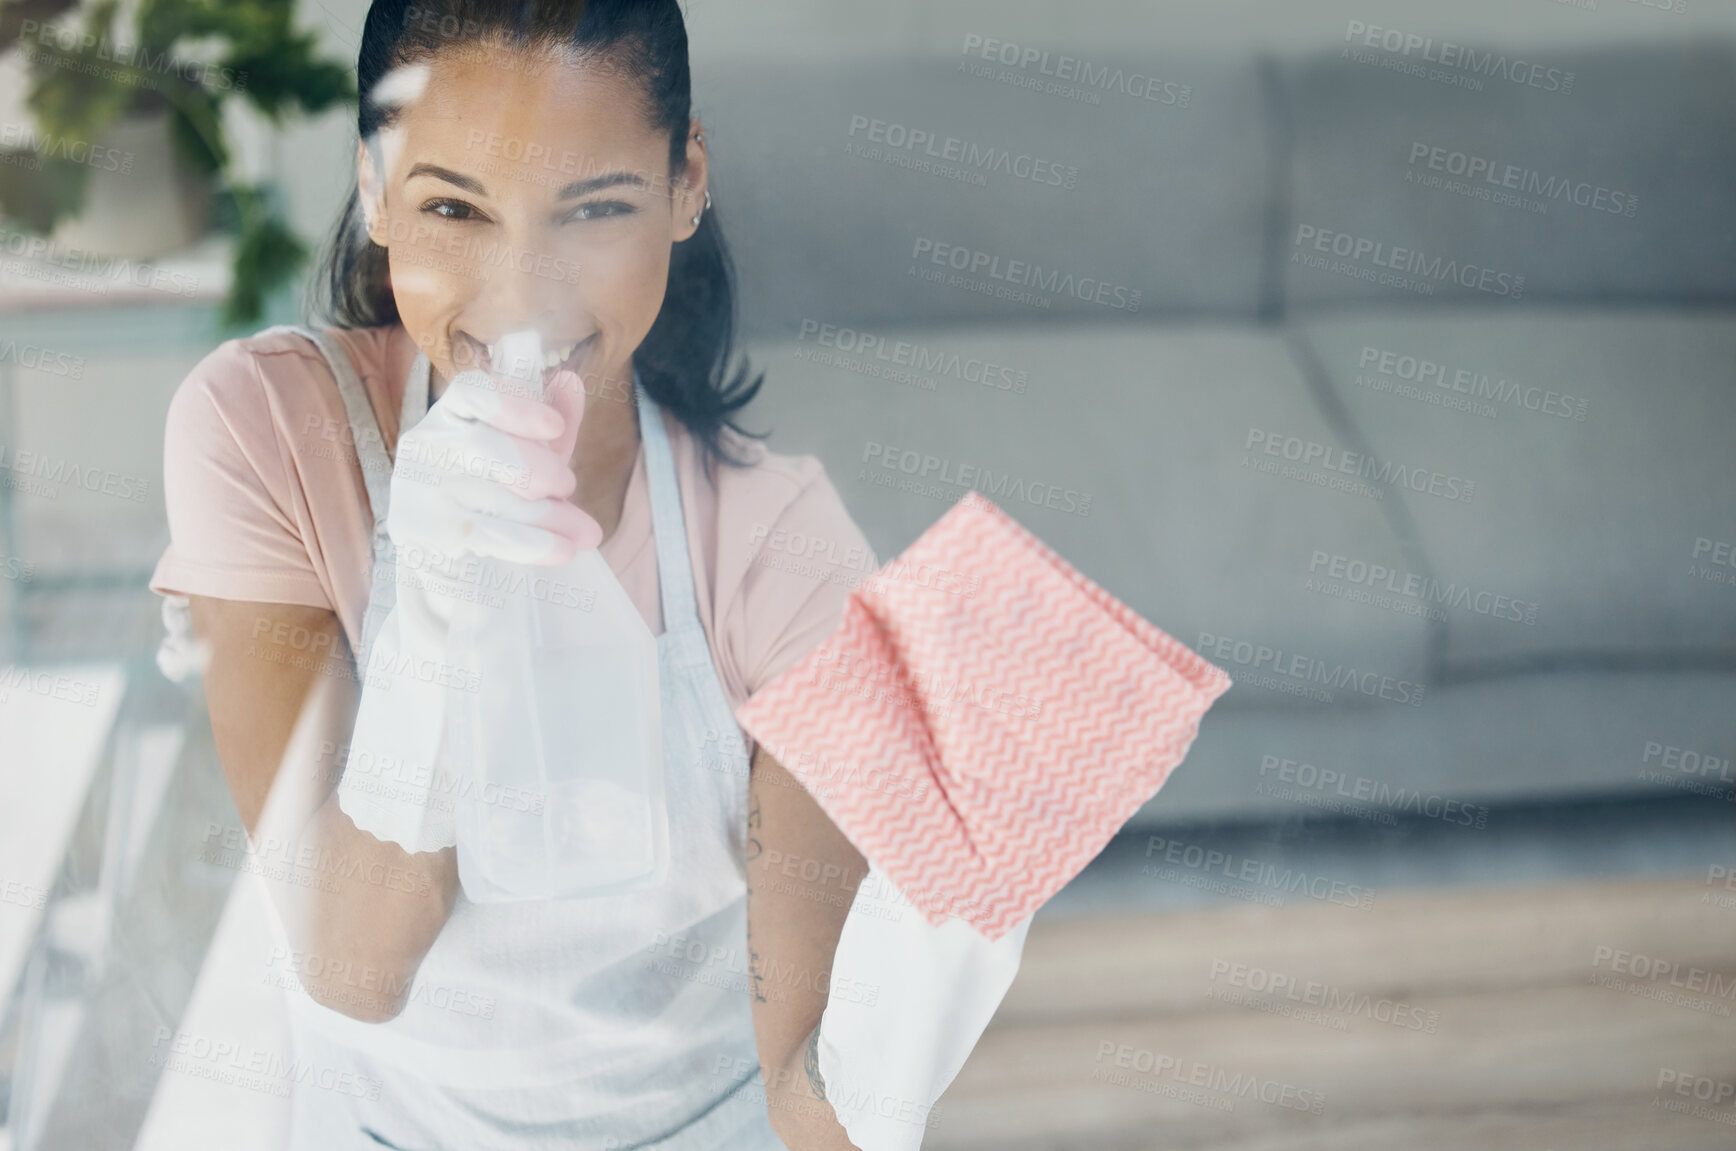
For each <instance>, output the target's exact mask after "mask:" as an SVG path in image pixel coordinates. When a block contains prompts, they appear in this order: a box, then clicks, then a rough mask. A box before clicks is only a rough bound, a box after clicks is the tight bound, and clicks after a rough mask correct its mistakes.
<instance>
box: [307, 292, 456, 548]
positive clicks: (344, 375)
mask: <svg viewBox="0 0 1736 1151" xmlns="http://www.w3.org/2000/svg"><path fill="white" fill-rule="evenodd" d="M273 330H286V331H291V332H295V333H296V334H298V335H300V336H303V337H305V338H306V339H309V340H311V341H313V345H314V347H316V348H318V349H319V351H320V354H321V355H323V356H324V357H325V360H326V366H327V367H329V368H330V369H331V373H332V378H333V379H335V380H336V381H337V385H338V395H339V396H340V397H341V398H342V399H343V402H344V413H345V414H346V415H347V416H349V420H350V439H351V441H352V442H353V443H354V444H355V447H356V457H357V459H358V460H359V461H360V463H361V466H362V483H363V484H364V485H366V487H367V490H368V506H369V508H370V509H371V510H372V511H373V515H374V535H375V537H379V536H382V535H384V534H385V531H386V514H387V511H388V510H389V509H390V507H391V499H392V460H391V457H390V456H389V455H388V454H387V451H386V438H385V436H384V434H383V433H382V432H381V431H380V422H379V420H377V419H375V418H374V407H373V405H372V404H370V403H369V402H368V394H367V392H366V390H364V389H363V387H362V381H361V377H359V376H357V375H356V369H355V365H354V364H352V363H351V362H350V357H349V355H348V353H346V352H345V351H344V349H343V346H342V345H341V344H339V343H338V342H337V338H336V337H334V336H332V335H330V334H329V333H326V332H316V331H313V330H311V329H308V328H301V327H295V326H291V325H285V326H283V327H282V328H280V329H273ZM419 358H420V357H419ZM422 363H423V364H424V379H426V363H427V361H426V359H423V360H422ZM412 378H414V373H412ZM407 390H408V389H407ZM426 398H427V390H426V385H424V389H423V399H424V402H426ZM399 430H400V432H401V431H402V426H400V429H399Z"/></svg>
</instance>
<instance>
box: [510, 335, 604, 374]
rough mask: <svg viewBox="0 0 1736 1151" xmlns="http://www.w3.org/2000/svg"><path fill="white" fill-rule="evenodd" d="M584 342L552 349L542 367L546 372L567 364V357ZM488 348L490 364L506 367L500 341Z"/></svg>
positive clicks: (547, 353) (576, 341) (545, 355)
mask: <svg viewBox="0 0 1736 1151" xmlns="http://www.w3.org/2000/svg"><path fill="white" fill-rule="evenodd" d="M584 342H585V341H584V340H574V341H573V342H572V343H570V344H567V345H565V346H563V347H559V348H550V349H549V350H548V351H546V352H544V353H543V357H542V364H541V365H540V366H541V368H542V370H543V371H545V372H546V371H547V370H548V369H550V368H553V367H558V366H559V365H560V364H563V363H565V362H566V359H567V357H568V356H570V355H572V354H573V349H574V348H577V347H578V346H579V345H580V344H582V343H584ZM487 348H488V362H489V363H490V364H493V365H504V364H505V363H506V354H505V349H504V348H503V347H502V346H501V343H500V341H498V340H497V341H495V342H494V343H492V344H488V345H487Z"/></svg>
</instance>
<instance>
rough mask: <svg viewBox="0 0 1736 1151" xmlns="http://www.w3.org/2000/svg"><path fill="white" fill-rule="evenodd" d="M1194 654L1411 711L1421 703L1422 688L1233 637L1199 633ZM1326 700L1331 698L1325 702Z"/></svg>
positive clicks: (1412, 683)
mask: <svg viewBox="0 0 1736 1151" xmlns="http://www.w3.org/2000/svg"><path fill="white" fill-rule="evenodd" d="M1194 650H1195V651H1197V652H1199V653H1200V654H1201V655H1203V656H1207V657H1209V658H1212V659H1227V660H1231V661H1233V662H1235V663H1238V664H1240V665H1241V666H1243V667H1247V668H1253V669H1254V670H1255V671H1259V670H1260V669H1261V668H1266V669H1269V670H1270V671H1271V672H1273V673H1274V674H1276V675H1282V676H1286V677H1288V678H1289V679H1291V680H1294V681H1296V683H1297V684H1298V685H1300V684H1303V683H1308V684H1315V683H1319V684H1325V685H1326V686H1328V687H1337V688H1344V687H1347V688H1350V689H1351V690H1352V691H1355V692H1357V693H1359V694H1361V695H1366V696H1370V697H1373V698H1377V699H1389V700H1392V701H1394V702H1396V703H1403V704H1409V705H1410V706H1411V707H1417V706H1420V705H1421V704H1422V702H1423V691H1424V689H1425V685H1424V684H1421V683H1417V682H1414V681H1412V680H1408V679H1398V678H1397V677H1395V676H1390V675H1382V674H1381V673H1379V672H1374V671H1368V672H1364V671H1358V670H1357V669H1356V668H1354V667H1346V666H1345V665H1344V664H1341V663H1337V664H1334V663H1327V662H1326V661H1325V660H1323V659H1315V658H1314V657H1312V656H1306V655H1302V654H1300V653H1298V652H1293V651H1292V652H1286V651H1285V650H1284V649H1283V648H1278V647H1268V646H1266V645H1265V644H1256V643H1252V642H1250V641H1248V640H1245V639H1235V638H1234V637H1232V636H1227V635H1214V634H1212V633H1211V632H1209V631H1202V632H1200V633H1199V642H1198V643H1197V644H1196V645H1195V646H1194ZM1298 694H1301V693H1298ZM1329 699H1330V697H1328V701H1329ZM1323 702H1325V701H1323Z"/></svg>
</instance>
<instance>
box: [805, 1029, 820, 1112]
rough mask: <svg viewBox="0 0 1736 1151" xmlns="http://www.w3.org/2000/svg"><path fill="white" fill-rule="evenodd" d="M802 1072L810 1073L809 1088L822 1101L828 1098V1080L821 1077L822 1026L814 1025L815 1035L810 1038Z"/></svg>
mask: <svg viewBox="0 0 1736 1151" xmlns="http://www.w3.org/2000/svg"><path fill="white" fill-rule="evenodd" d="M802 1070H804V1071H806V1072H807V1073H808V1086H810V1087H812V1088H813V1089H814V1094H815V1095H818V1096H819V1097H820V1098H821V1099H824V1098H825V1097H826V1080H825V1079H824V1077H822V1076H821V1075H820V1025H819V1024H817V1023H816V1024H815V1025H814V1033H813V1034H812V1035H810V1036H808V1051H807V1054H805V1055H803V1056H802Z"/></svg>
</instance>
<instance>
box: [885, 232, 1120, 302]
mask: <svg viewBox="0 0 1736 1151" xmlns="http://www.w3.org/2000/svg"><path fill="white" fill-rule="evenodd" d="M910 258H911V259H912V260H916V261H918V263H919V264H920V263H921V262H922V261H924V260H926V262H928V263H930V264H938V265H940V266H941V267H943V268H949V269H951V270H952V271H954V272H960V273H963V274H964V277H971V276H984V277H987V279H989V280H995V281H999V282H1000V284H1003V285H1017V286H1018V287H1020V288H1032V289H1035V292H1037V293H1046V294H1047V295H1055V294H1057V293H1059V294H1062V295H1068V296H1072V297H1074V298H1075V299H1079V300H1084V301H1086V302H1087V303H1093V304H1102V305H1104V306H1105V307H1109V308H1116V309H1118V310H1121V311H1126V312H1137V311H1139V305H1140V304H1141V303H1142V302H1143V301H1144V299H1145V294H1144V293H1143V292H1141V291H1140V290H1139V289H1137V288H1129V287H1127V286H1126V285H1125V284H1112V283H1110V282H1108V281H1107V280H1099V279H1096V278H1094V277H1092V276H1076V275H1074V274H1073V273H1072V272H1062V271H1061V270H1060V269H1059V268H1050V269H1048V270H1047V271H1044V269H1043V266H1042V265H1041V264H1033V263H1031V262H1030V261H1028V260H1005V261H1003V260H1002V259H1001V257H999V256H997V255H994V254H993V253H990V252H982V251H978V250H977V249H975V248H967V247H964V246H963V245H961V244H949V243H946V242H943V241H940V240H935V239H931V238H929V237H927V236H918V237H917V238H916V246H915V248H913V249H912V251H911V253H910ZM911 272H912V274H917V275H921V273H919V272H918V270H917V267H916V266H913V267H912V268H911ZM922 278H923V279H928V280H935V281H940V280H944V279H945V277H944V275H943V274H942V273H938V272H936V273H932V274H928V275H922ZM947 282H949V283H950V282H951V281H947ZM959 283H960V285H961V286H965V287H973V284H972V283H971V282H970V281H969V280H967V279H964V278H963V277H960V278H959ZM985 288H986V289H987V290H988V291H987V294H990V295H1000V294H1004V293H1005V292H1008V291H1011V289H1007V288H1002V289H1001V290H1000V291H998V292H997V291H996V290H995V286H994V285H988V284H983V285H982V287H981V288H975V290H979V291H980V290H983V289H985ZM1018 295H1019V296H1020V297H1024V296H1027V295H1032V293H1022V292H1021V293H1018ZM1035 299H1036V300H1041V303H1039V304H1038V306H1039V307H1048V301H1047V300H1046V299H1044V298H1043V297H1042V296H1036V297H1035ZM1021 302H1031V301H1027V300H1023V299H1021Z"/></svg>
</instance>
